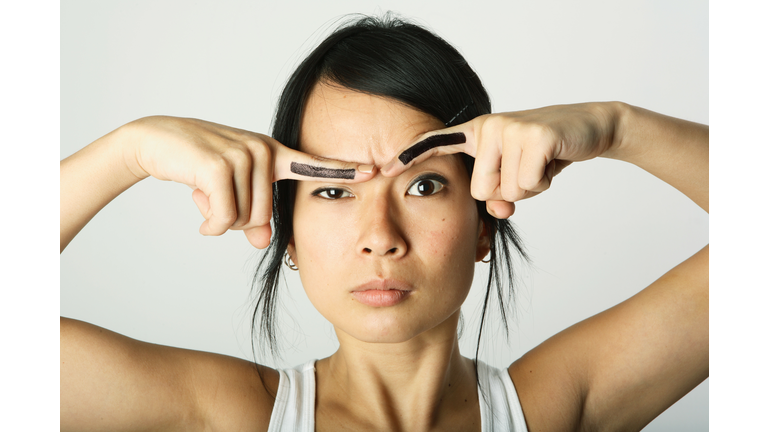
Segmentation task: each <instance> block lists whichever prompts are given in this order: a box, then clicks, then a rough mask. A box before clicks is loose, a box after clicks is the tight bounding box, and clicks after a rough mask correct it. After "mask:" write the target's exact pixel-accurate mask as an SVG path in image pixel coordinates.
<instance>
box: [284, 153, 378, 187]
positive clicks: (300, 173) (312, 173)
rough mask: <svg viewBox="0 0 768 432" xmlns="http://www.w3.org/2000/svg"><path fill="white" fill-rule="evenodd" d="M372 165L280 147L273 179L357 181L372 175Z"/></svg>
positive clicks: (365, 179) (367, 178) (364, 179)
mask: <svg viewBox="0 0 768 432" xmlns="http://www.w3.org/2000/svg"><path fill="white" fill-rule="evenodd" d="M374 169H375V167H374V166H373V165H361V164H358V163H355V162H343V161H339V160H335V159H327V158H323V157H320V156H314V155H310V154H307V153H303V152H300V151H298V150H294V149H290V148H288V147H282V148H281V149H279V150H278V151H277V154H276V155H275V169H274V181H277V180H283V179H294V180H308V181H322V180H325V179H332V180H334V181H335V182H339V183H357V182H363V181H367V180H370V179H371V178H373V176H374V174H375V173H374Z"/></svg>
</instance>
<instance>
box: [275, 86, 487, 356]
mask: <svg viewBox="0 0 768 432" xmlns="http://www.w3.org/2000/svg"><path fill="white" fill-rule="evenodd" d="M442 127H443V125H442V124H441V123H440V121H438V120H437V119H435V118H434V117H432V116H430V115H427V114H424V113H422V112H420V111H417V110H414V109H413V108H410V107H407V106H405V105H403V104H400V103H397V102H394V101H392V100H389V99H385V98H381V97H375V96H370V95H366V94H363V93H359V92H355V91H352V90H348V89H344V88H339V87H336V86H329V85H322V84H321V85H317V86H316V87H315V88H314V90H313V92H312V94H311V96H310V98H309V101H308V104H307V108H306V110H305V114H304V118H303V119H302V127H301V135H300V144H301V150H302V151H304V152H306V153H310V154H314V155H317V156H322V157H327V158H333V159H338V160H344V161H352V162H358V163H360V164H374V165H376V166H377V167H382V166H384V165H385V164H386V163H387V162H389V161H390V160H391V159H392V158H394V157H395V156H396V155H397V153H398V150H401V149H402V148H403V147H404V146H406V145H408V144H411V143H412V142H413V140H414V138H416V137H417V136H418V135H419V134H422V133H424V132H427V131H430V130H435V129H440V128H442ZM469 191H470V188H469V176H468V174H467V171H466V169H465V167H464V165H463V163H462V161H461V158H460V157H458V156H456V155H451V156H440V157H433V158H431V159H429V160H427V161H425V162H423V163H421V164H419V165H416V166H414V167H413V168H412V169H410V170H408V171H406V172H404V173H403V174H401V175H400V176H398V177H394V178H385V177H383V176H382V175H381V174H377V175H376V176H375V177H374V178H373V179H372V180H370V181H368V182H365V183H359V184H339V183H333V181H318V182H305V181H301V182H298V187H297V193H296V201H295V208H294V217H293V232H294V237H293V239H292V241H291V244H290V246H289V253H290V254H291V256H292V258H293V261H294V262H295V263H296V265H298V267H299V273H300V275H301V280H302V283H303V285H304V289H305V290H306V292H307V295H308V296H309V299H310V301H311V302H312V303H313V304H314V306H315V307H316V308H317V309H318V310H319V311H320V313H321V314H322V315H323V316H324V317H325V318H326V319H328V320H329V321H330V322H331V323H332V324H333V325H334V327H335V328H336V331H337V332H342V333H346V334H348V335H350V336H352V337H354V338H356V339H358V340H361V341H366V342H402V341H406V340H409V339H411V338H413V337H415V336H417V335H419V334H422V333H424V332H426V331H428V330H430V329H433V328H435V327H437V326H439V325H440V324H443V323H448V322H451V321H449V320H448V319H449V318H451V317H453V318H457V314H458V313H459V309H460V307H461V304H462V303H463V302H464V299H465V298H466V296H467V293H468V292H469V288H470V286H471V284H472V276H473V273H474V264H475V262H476V261H478V260H480V259H482V258H483V257H484V256H485V255H486V254H487V253H488V250H489V239H488V237H487V235H486V234H485V230H483V224H482V222H481V221H480V219H479V216H478V213H477V208H476V206H475V201H474V200H473V199H472V197H471V195H470V192H469ZM454 322H455V320H454ZM453 331H454V332H455V329H454V330H453Z"/></svg>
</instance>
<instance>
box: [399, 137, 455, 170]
mask: <svg viewBox="0 0 768 432" xmlns="http://www.w3.org/2000/svg"><path fill="white" fill-rule="evenodd" d="M465 142H467V137H466V135H464V132H455V133H451V134H443V135H432V136H431V137H429V138H426V139H423V140H421V141H419V142H417V143H416V144H414V145H413V146H411V147H410V148H408V149H407V150H405V151H404V152H402V153H400V156H398V157H397V158H398V159H400V162H402V163H403V165H408V163H409V162H410V161H412V160H414V159H416V158H417V157H419V156H421V155H422V154H423V153H424V152H426V151H428V150H432V149H433V148H435V147H441V146H447V145H454V144H463V143H465Z"/></svg>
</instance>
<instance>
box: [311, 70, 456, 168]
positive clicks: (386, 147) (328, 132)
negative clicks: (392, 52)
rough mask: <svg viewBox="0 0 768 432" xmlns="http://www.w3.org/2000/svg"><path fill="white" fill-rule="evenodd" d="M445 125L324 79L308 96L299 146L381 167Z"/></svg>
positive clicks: (428, 116) (383, 98) (393, 101)
mask: <svg viewBox="0 0 768 432" xmlns="http://www.w3.org/2000/svg"><path fill="white" fill-rule="evenodd" d="M442 127H444V126H443V124H442V123H441V122H440V121H439V120H438V119H436V118H435V117H433V116H431V115H429V114H426V113H424V112H421V111H419V110H416V109H414V108H412V107H410V106H407V105H405V104H403V103H400V102H398V101H395V100H393V99H389V98H385V97H380V96H373V95H369V94H365V93H361V92H358V91H354V90H350V89H348V88H344V87H341V86H338V85H329V84H322V83H321V84H318V85H316V86H315V87H314V88H313V90H312V92H311V93H310V96H309V98H308V100H307V105H306V107H305V110H304V115H303V118H302V122H301V133H300V136H299V148H300V150H301V151H302V152H305V153H309V154H313V155H317V156H321V157H326V158H330V159H336V160H342V161H350V162H356V163H360V164H372V165H376V166H378V167H381V166H383V165H384V164H386V163H388V162H389V161H390V160H392V159H393V158H395V157H397V156H398V154H399V153H400V152H401V151H402V149H403V148H405V147H406V146H408V145H409V144H411V143H413V141H414V140H415V139H416V138H417V137H418V136H420V135H422V134H424V133H425V132H429V131H431V130H435V129H440V128H442Z"/></svg>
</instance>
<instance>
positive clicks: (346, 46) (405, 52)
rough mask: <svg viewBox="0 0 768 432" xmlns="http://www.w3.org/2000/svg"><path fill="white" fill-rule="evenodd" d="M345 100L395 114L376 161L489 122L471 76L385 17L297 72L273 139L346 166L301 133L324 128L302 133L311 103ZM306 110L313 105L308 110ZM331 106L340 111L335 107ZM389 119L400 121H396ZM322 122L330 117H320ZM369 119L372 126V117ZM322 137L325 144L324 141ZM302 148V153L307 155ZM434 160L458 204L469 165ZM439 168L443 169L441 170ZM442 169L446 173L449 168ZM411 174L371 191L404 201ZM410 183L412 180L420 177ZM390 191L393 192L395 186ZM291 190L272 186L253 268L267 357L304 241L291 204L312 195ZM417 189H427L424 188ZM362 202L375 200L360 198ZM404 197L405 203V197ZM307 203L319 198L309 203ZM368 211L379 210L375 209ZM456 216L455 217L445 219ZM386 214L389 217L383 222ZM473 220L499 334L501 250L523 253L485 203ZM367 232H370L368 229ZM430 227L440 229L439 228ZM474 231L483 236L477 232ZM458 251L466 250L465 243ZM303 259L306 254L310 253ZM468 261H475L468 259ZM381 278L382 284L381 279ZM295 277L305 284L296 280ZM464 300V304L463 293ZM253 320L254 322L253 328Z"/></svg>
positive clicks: (435, 42)
mask: <svg viewBox="0 0 768 432" xmlns="http://www.w3.org/2000/svg"><path fill="white" fill-rule="evenodd" d="M345 96H346V97H351V98H356V99H355V100H356V101H358V102H361V103H363V104H367V105H365V106H366V107H369V108H372V109H373V107H374V106H375V104H377V103H378V104H379V105H378V106H379V108H382V109H384V110H385V111H386V112H389V113H390V114H396V115H393V116H392V119H393V121H392V122H391V123H390V125H391V126H392V127H393V128H395V129H393V130H390V132H389V133H390V135H391V136H389V138H392V139H389V140H388V141H387V142H388V143H389V144H387V145H384V146H383V147H382V148H380V149H379V150H380V153H381V155H384V154H385V153H386V152H387V151H390V152H394V151H395V150H397V149H396V148H390V147H392V145H393V144H392V143H393V142H398V141H397V140H398V139H399V140H400V141H403V140H408V139H410V140H412V139H413V138H415V137H416V136H417V135H418V134H419V133H423V132H426V131H428V130H434V129H439V128H440V127H443V126H444V125H445V124H448V123H451V124H457V123H462V122H465V121H468V120H470V119H472V118H474V117H476V116H478V115H482V114H487V113H489V112H490V110H491V107H490V100H489V98H488V94H487V93H486V91H485V89H484V88H483V86H482V84H481V82H480V80H479V78H478V77H477V75H476V74H475V73H474V71H473V70H472V69H471V68H470V67H469V65H468V64H467V62H466V61H465V60H464V58H463V57H462V56H461V55H460V54H459V53H458V51H456V50H455V49H454V48H453V47H451V46H450V45H449V44H448V43H446V42H445V41H443V40H442V39H440V38H439V37H437V36H435V35H434V34H432V33H431V32H429V31H427V30H425V29H423V28H421V27H418V26H415V25H412V24H409V23H405V22H403V21H401V20H399V19H395V18H392V17H390V16H387V17H385V18H382V19H377V18H370V17H364V18H362V19H358V20H355V21H353V22H350V23H348V24H346V25H343V26H341V27H340V28H339V29H337V30H336V31H335V32H334V33H333V34H331V35H330V36H329V37H328V38H326V39H325V41H323V42H322V43H321V44H320V45H319V46H318V47H317V48H316V49H315V50H314V51H313V52H312V53H311V54H310V55H309V56H308V57H307V58H306V59H305V60H304V61H303V62H302V63H301V65H300V66H299V67H298V68H297V70H296V71H295V72H294V73H293V75H292V76H291V77H290V79H289V81H288V83H287V84H286V87H285V89H284V91H283V93H282V95H281V98H280V101H279V103H278V107H277V112H276V115H275V122H274V127H273V131H272V136H273V137H274V138H275V139H277V140H278V141H280V142H281V143H283V144H284V145H286V146H288V147H292V148H302V150H304V151H307V152H309V153H315V154H322V155H324V156H328V157H335V158H338V159H347V160H351V159H350V157H349V156H347V157H342V155H340V154H335V153H333V152H334V150H333V146H332V145H330V144H329V145H323V144H322V142H321V141H313V137H309V136H308V133H306V132H312V134H313V135H314V134H316V133H318V132H317V131H319V130H321V129H319V128H318V125H322V124H323V121H322V120H321V121H317V119H315V120H313V121H314V122H313V123H311V124H307V123H306V122H307V121H309V120H310V119H307V118H305V115H306V114H307V113H308V110H309V109H312V112H313V113H314V114H311V115H315V116H316V114H317V113H318V112H319V111H318V108H317V107H319V106H320V105H318V104H317V103H316V102H317V101H320V100H322V101H323V103H326V102H328V98H329V97H330V98H331V99H333V98H336V99H337V101H341V100H342V99H344V97H345ZM313 101H315V102H313ZM347 102H348V101H345V102H344V103H347ZM313 103H314V104H315V105H312V104H313ZM371 104H374V105H371ZM381 104H385V105H381ZM386 104H389V105H386ZM336 106H337V107H338V106H341V105H340V104H336ZM313 107H314V108H313ZM397 110H400V111H401V112H398V113H394V111H397ZM326 115H328V113H327V112H326ZM398 116H399V117H398ZM371 118H374V119H375V116H373V117H371ZM397 118H399V119H400V120H404V121H405V123H403V122H402V121H401V123H400V124H398V123H397ZM327 120H328V121H327V122H326V125H331V124H332V123H333V120H334V119H332V118H328V119H327ZM409 125H410V129H409ZM377 127H384V124H383V123H382V124H378V125H377ZM307 128H310V129H311V131H310V130H305V129H307ZM313 131H314V132H313ZM345 133H346V132H345ZM330 136H331V135H328V136H327V137H326V138H328V137H330ZM393 137H394V138H393ZM344 142H345V143H347V144H343V145H342V146H341V147H343V148H344V150H345V151H348V150H349V149H350V148H349V147H350V145H349V144H348V142H347V141H344ZM313 143H314V144H313ZM407 143H408V142H407V141H405V142H399V144H400V145H404V144H407ZM307 146H310V148H306V147H307ZM312 146H314V147H312ZM360 146H361V148H365V149H367V150H365V151H361V152H359V153H358V154H357V157H358V159H360V160H359V162H366V163H373V162H375V163H382V161H381V160H376V158H375V157H374V156H375V155H374V153H373V152H374V150H373V149H372V148H371V147H370V141H368V142H361V143H360ZM388 146H389V147H388ZM337 150H338V149H337ZM366 151H367V152H368V153H366ZM381 155H380V156H381ZM393 156H394V153H392V154H390V155H389V157H393ZM366 158H368V159H370V160H368V159H366ZM435 159H436V160H437V161H436V162H434V163H435V164H438V165H440V164H441V163H442V164H443V165H445V166H444V167H442V168H445V169H448V171H446V172H450V173H451V176H456V172H455V171H456V170H455V168H456V167H462V168H463V169H464V172H463V173H462V176H463V177H462V179H463V180H462V179H459V177H454V179H452V180H449V183H451V186H450V187H449V188H448V189H447V190H450V191H456V192H455V193H454V195H457V194H458V189H459V188H458V185H459V184H461V183H460V182H461V181H466V185H465V186H463V187H464V188H465V189H466V190H465V191H464V192H466V194H468V193H469V187H468V185H469V178H470V177H471V172H472V166H473V162H474V161H473V159H472V158H471V157H469V156H467V155H461V156H452V157H447V158H435ZM439 159H444V160H445V161H444V162H440V161H439ZM449 161H452V162H449ZM384 162H386V161H384ZM449 166H452V168H448V167H449ZM428 167H429V166H426V167H425V168H428ZM433 168H434V167H433ZM410 171H411V170H409V171H407V172H406V173H404V174H403V175H401V176H399V177H398V178H397V179H389V180H386V181H385V180H379V181H382V182H388V184H387V186H386V187H387V188H389V189H391V190H392V191H395V192H393V193H395V194H397V193H401V195H402V196H406V195H403V194H402V193H405V192H407V189H405V190H404V191H403V190H400V189H403V188H404V187H406V188H407V187H410V186H411V184H410V183H408V182H409V181H413V180H415V179H411V178H410V177H412V175H410V174H413V173H410ZM420 172H421V171H420ZM416 174H417V177H418V173H416ZM405 177H408V179H405ZM390 180H391V181H390ZM398 181H399V182H400V183H397V182H398ZM372 182H373V184H371V185H366V186H359V187H361V188H369V189H368V190H372V189H371V188H375V187H376V183H375V181H372ZM403 182H405V183H403ZM297 183H298V182H295V181H291V180H286V181H280V182H277V183H276V184H275V185H274V195H273V196H274V201H273V218H274V236H273V239H272V242H271V243H270V246H269V248H268V250H267V253H266V254H265V255H264V257H263V258H262V261H261V262H260V265H259V269H260V270H263V275H261V277H259V275H258V274H257V276H256V278H257V279H256V280H255V282H258V283H260V284H261V285H262V287H261V291H260V293H259V296H258V302H257V310H256V312H255V313H254V322H253V324H254V329H255V328H256V327H257V326H258V327H260V328H261V334H262V336H263V337H264V338H265V340H266V342H267V345H268V346H269V348H270V349H271V350H272V351H273V352H274V351H275V348H276V343H275V342H276V339H275V335H274V307H275V297H276V294H277V285H278V280H279V274H280V271H281V263H282V256H283V254H284V253H285V252H286V250H287V249H288V247H289V245H292V240H293V239H294V234H301V233H303V231H301V232H300V231H299V230H300V228H298V227H294V225H293V223H294V221H295V220H296V219H295V213H294V212H295V210H297V208H295V204H296V202H297V201H296V200H297V197H298V198H299V199H304V198H306V195H305V193H306V190H307V189H308V188H310V187H312V183H309V182H307V184H306V185H304V184H302V185H300V186H299V187H298V191H299V192H301V195H297ZM395 183H397V184H395ZM316 186H318V185H316ZM422 186H423V187H429V184H428V181H427V182H425V183H424V184H423V185H422ZM382 187H383V186H382ZM416 187H417V188H418V187H419V186H416ZM398 188H399V189H398ZM313 190H314V189H313ZM445 195H447V194H443V196H445ZM325 196H327V194H326V195H325ZM368 196H373V195H372V194H370V193H368ZM378 196H384V195H378ZM398 196H400V195H398ZM408 196H409V197H411V195H408ZM438 196H441V195H440V194H439V193H438V194H435V197H438ZM314 198H318V197H317V196H315V197H314ZM452 198H459V197H458V195H457V196H455V197H454V196H452ZM318 199H319V198H318ZM419 199H420V200H423V201H421V202H426V201H430V199H425V198H419ZM431 201H432V203H433V205H434V204H435V203H434V201H436V200H435V199H432V200H431ZM309 202H311V201H300V202H299V205H298V206H299V210H302V209H305V208H306V207H304V208H302V207H301V206H302V205H303V204H307V203H309ZM315 204H317V205H327V204H328V203H327V202H325V203H322V204H321V202H319V201H318V202H315ZM389 204H391V203H389ZM332 205H337V203H336V202H334V203H333V204H332ZM372 205H373V206H378V205H380V203H374V204H372ZM470 207H471V200H470ZM396 208H397V206H396V205H395V206H394V207H387V206H386V205H381V208H378V207H375V208H372V209H371V213H373V212H374V210H375V211H376V212H378V214H379V216H380V217H390V216H391V213H392V212H394V211H397V209H396ZM302 211H303V210H302ZM458 212H459V211H457V210H455V209H454V210H453V213H458ZM388 213H389V214H390V216H387V214H388ZM471 213H472V214H473V215H474V217H475V219H474V221H475V222H473V223H475V225H474V227H473V229H470V230H469V232H471V234H472V236H473V237H472V236H471V237H472V238H474V242H475V243H477V242H478V241H483V240H482V239H481V237H482V233H483V232H485V233H486V235H487V241H488V247H489V248H490V252H491V260H492V263H491V272H490V276H489V282H488V286H487V289H488V292H487V294H486V302H485V307H484V308H483V318H484V317H485V310H486V307H487V304H488V301H489V298H490V294H491V288H492V287H493V288H495V290H494V291H495V292H496V297H497V298H498V300H499V302H500V305H499V306H500V307H501V308H502V310H501V313H502V321H503V323H504V326H505V328H506V316H505V313H504V307H505V304H504V303H506V302H508V301H509V299H510V295H511V286H510V285H509V283H510V281H511V278H512V277H511V276H512V275H511V256H510V251H509V243H512V245H513V246H514V247H516V248H517V249H518V251H520V252H522V251H521V249H520V245H519V242H518V240H517V237H516V235H515V233H514V231H513V230H512V228H511V225H510V223H509V222H508V221H506V220H496V219H494V218H493V217H492V216H490V215H489V214H488V213H487V212H486V209H485V204H484V203H482V202H475V203H474V208H471ZM430 217H432V215H430ZM440 219H441V218H440ZM398 220H399V219H398ZM462 220H463V222H462V223H469V222H472V218H471V217H467V218H463V219H462ZM481 221H482V223H481ZM300 222H301V223H302V224H305V225H306V223H305V220H304V219H300ZM372 223H374V224H375V223H377V222H375V221H373V222H372ZM398 223H399V222H398ZM303 226H304V225H303ZM435 226H439V223H437V224H436V225H435ZM482 227H485V229H484V230H483V229H481V228H482ZM456 228H458V226H456ZM295 230H296V231H295ZM462 230H463V233H464V234H466V226H462ZM437 232H440V230H439V229H436V230H435V231H434V233H437ZM442 233H443V234H444V235H446V236H447V237H449V238H453V237H455V235H456V231H451V232H444V231H443V232H442ZM379 234H380V235H385V234H381V233H379ZM464 244H465V245H466V243H464ZM305 245H306V244H298V245H297V249H298V250H297V251H295V253H296V255H297V257H296V258H297V260H298V261H299V265H300V267H303V266H305V265H307V266H310V265H311V264H310V263H309V261H306V260H305V257H304V256H302V247H306V246H305ZM369 249H370V248H369ZM304 250H306V251H309V249H304ZM464 250H467V251H470V250H471V251H475V250H476V248H472V247H469V248H467V247H464ZM401 252H402V250H401ZM471 255H472V257H471V258H472V260H473V259H474V257H475V252H473V253H472V254H471ZM302 260H305V261H304V263H303V264H302V263H301V262H302ZM310 268H311V267H310ZM464 268H466V272H465V273H464V274H465V276H466V275H468V280H467V281H465V282H462V283H463V284H464V285H466V289H468V285H469V284H471V279H472V267H471V266H470V267H464ZM383 276H385V277H386V276H387V275H383ZM302 277H303V278H304V275H302ZM307 277H309V275H307ZM356 282H359V283H362V282H367V280H360V281H356ZM462 295H463V296H466V292H464V293H463V294H462ZM310 296H311V294H310ZM462 299H463V297H462ZM321 308H322V307H321ZM321 312H322V310H321ZM259 314H260V318H261V319H260V322H259V323H258V325H257V321H258V319H257V316H259ZM481 322H482V321H481ZM481 330H482V324H481Z"/></svg>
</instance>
